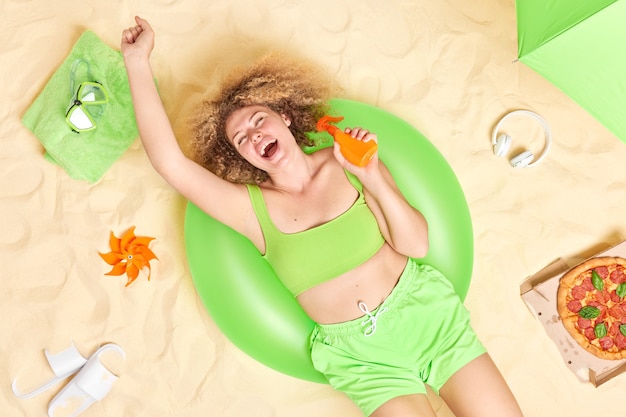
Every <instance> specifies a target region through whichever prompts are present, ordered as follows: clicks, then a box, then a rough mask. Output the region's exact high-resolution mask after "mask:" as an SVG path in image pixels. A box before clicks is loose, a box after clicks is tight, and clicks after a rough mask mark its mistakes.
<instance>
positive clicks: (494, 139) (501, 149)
mask: <svg viewBox="0 0 626 417" xmlns="http://www.w3.org/2000/svg"><path fill="white" fill-rule="evenodd" d="M516 115H527V116H531V117H533V118H535V120H537V121H538V122H539V123H540V124H541V127H543V131H544V133H545V138H546V142H545V145H544V147H543V151H542V152H541V154H540V155H539V157H537V159H536V160H535V161H534V162H533V160H534V159H535V155H533V153H532V152H531V151H528V150H525V151H524V152H522V153H520V154H519V155H515V156H514V157H513V158H511V160H510V162H511V165H512V166H513V167H514V168H524V167H530V166H534V165H536V164H537V163H539V161H541V160H542V159H543V158H545V156H546V154H547V153H548V150H549V149H550V145H551V144H552V133H551V132H550V127H549V126H548V123H547V122H546V121H545V120H544V119H543V118H542V117H541V116H539V115H538V114H537V113H534V112H532V111H530V110H513V111H512V112H510V113H507V114H505V115H504V117H502V119H500V121H499V122H498V123H497V124H496V127H495V128H494V129H493V133H492V135H491V144H492V145H493V153H494V154H495V155H496V156H504V155H506V153H507V152H508V151H509V148H510V147H511V136H509V135H507V134H506V133H500V134H498V131H499V129H500V125H502V123H503V122H504V121H506V120H508V119H510V118H511V117H512V116H516Z"/></svg>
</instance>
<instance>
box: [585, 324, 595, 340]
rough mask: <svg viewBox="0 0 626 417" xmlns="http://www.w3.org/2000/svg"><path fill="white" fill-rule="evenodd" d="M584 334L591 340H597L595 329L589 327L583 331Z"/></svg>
mask: <svg viewBox="0 0 626 417" xmlns="http://www.w3.org/2000/svg"><path fill="white" fill-rule="evenodd" d="M583 333H584V335H585V337H586V338H587V339H589V340H594V339H595V338H596V332H594V331H593V327H587V328H586V329H584V330H583Z"/></svg>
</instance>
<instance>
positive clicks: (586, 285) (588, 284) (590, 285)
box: [580, 277, 595, 291]
mask: <svg viewBox="0 0 626 417" xmlns="http://www.w3.org/2000/svg"><path fill="white" fill-rule="evenodd" d="M580 285H581V287H583V288H584V289H585V290H586V291H593V290H594V289H595V287H594V286H593V282H592V281H591V278H590V277H587V278H585V279H584V280H583V282H582V283H581V284H580Z"/></svg>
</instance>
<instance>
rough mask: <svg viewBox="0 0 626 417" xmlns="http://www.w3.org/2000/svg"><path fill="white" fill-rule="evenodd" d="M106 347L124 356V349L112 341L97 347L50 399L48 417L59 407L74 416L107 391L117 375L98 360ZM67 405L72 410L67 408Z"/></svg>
mask: <svg viewBox="0 0 626 417" xmlns="http://www.w3.org/2000/svg"><path fill="white" fill-rule="evenodd" d="M108 349H113V350H116V351H117V352H118V353H119V354H120V355H121V356H122V357H123V358H125V357H126V354H125V353H124V350H123V349H122V348H121V347H119V346H118V345H116V344H113V343H109V344H106V345H104V346H102V347H101V348H100V349H98V350H97V351H96V352H95V353H94V354H93V355H92V356H91V357H90V358H89V360H88V361H87V362H86V363H85V364H84V366H83V367H82V368H81V369H80V371H79V372H78V373H77V374H76V376H75V377H74V378H72V380H71V381H70V382H69V383H68V384H67V385H66V386H65V387H64V388H63V389H62V390H61V391H60V392H59V393H58V394H57V395H55V396H54V398H53V399H52V400H51V401H50V404H49V406H48V416H49V417H54V411H55V410H56V409H57V408H59V407H62V408H65V409H66V412H68V411H69V412H71V413H72V414H70V416H69V417H75V416H77V415H78V414H79V413H81V412H83V411H84V410H86V409H87V408H88V407H89V406H90V405H92V404H93V403H94V402H96V401H100V400H102V399H103V398H104V397H105V396H106V395H107V394H108V393H109V391H110V390H111V387H112V386H113V383H114V382H115V381H116V380H117V378H118V377H117V375H114V374H113V373H112V372H111V371H109V370H108V369H107V368H106V367H105V366H104V365H102V363H101V362H100V354H102V352H104V351H105V350H108ZM68 407H71V408H72V410H68ZM64 415H66V414H64Z"/></svg>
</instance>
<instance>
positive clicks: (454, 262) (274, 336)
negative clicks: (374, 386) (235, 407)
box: [185, 99, 474, 383]
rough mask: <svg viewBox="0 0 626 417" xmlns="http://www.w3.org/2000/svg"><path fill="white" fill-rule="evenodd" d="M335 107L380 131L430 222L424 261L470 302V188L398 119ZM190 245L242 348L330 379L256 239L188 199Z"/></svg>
mask: <svg viewBox="0 0 626 417" xmlns="http://www.w3.org/2000/svg"><path fill="white" fill-rule="evenodd" d="M331 105H332V109H333V114H336V115H342V116H344V117H345V120H344V122H343V123H346V125H348V124H349V125H350V126H363V127H366V128H367V129H369V130H371V131H372V132H375V133H376V134H377V135H378V140H379V157H380V159H381V160H382V161H384V162H385V164H386V165H387V166H388V168H389V170H390V171H391V173H392V174H393V176H394V178H395V180H396V182H397V184H398V187H399V188H400V190H401V191H402V192H403V194H404V195H405V197H406V198H407V199H408V200H409V202H410V203H411V204H412V205H413V206H414V207H416V208H417V209H419V210H420V211H421V212H422V213H423V214H424V216H426V219H427V220H428V226H429V235H430V249H429V253H428V255H427V256H426V258H424V259H423V260H422V262H425V263H428V264H431V265H433V266H434V267H436V268H438V269H439V270H440V271H441V272H443V273H444V274H445V276H446V277H448V279H449V280H450V281H451V282H452V284H453V285H454V288H455V290H456V292H457V293H458V294H459V296H460V297H461V299H464V298H465V296H466V294H467V290H468V287H469V283H470V279H471V274H472V266H473V256H474V245H473V234H472V223H471V218H470V215H469V209H468V206H467V202H466V200H465V196H464V194H463V191H462V189H461V187H460V184H459V182H458V180H457V178H456V176H455V175H454V173H453V171H452V169H451V168H450V166H449V165H448V163H447V162H446V160H445V159H444V158H443V156H442V155H441V154H440V153H439V151H438V150H437V149H436V148H435V147H434V146H433V145H432V144H431V143H430V142H429V141H428V140H427V139H426V138H425V137H424V136H422V134H420V133H419V132H418V131H417V130H416V129H415V128H413V127H412V126H411V125H409V124H408V123H406V122H405V121H403V120H401V119H399V118H398V117H396V116H393V115H391V114H389V113H387V112H385V111H383V110H381V109H378V108H376V107H372V106H370V105H367V104H363V103H359V102H355V101H349V100H343V99H334V100H332V101H331ZM340 126H341V127H343V125H340ZM326 136H328V135H326ZM328 142H329V141H327V143H325V144H324V143H322V144H321V145H320V146H318V148H321V147H324V146H328V145H329V143H328ZM312 150H314V149H312ZM185 245H186V251H187V258H188V263H189V268H190V271H191V275H192V279H193V282H194V284H195V286H196V289H197V291H198V294H199V295H200V298H201V299H202V301H203V303H204V305H205V307H206V308H207V310H208V312H209V314H210V315H211V317H212V318H213V320H214V321H215V323H216V324H217V325H218V327H219V328H220V329H221V330H222V331H223V333H224V334H225V335H226V336H227V337H228V338H229V339H230V340H231V341H232V342H233V343H234V344H235V345H236V346H238V347H239V348H240V349H241V350H243V351H244V352H246V353H247V354H248V355H250V356H251V357H253V358H255V359H256V360H258V361H259V362H261V363H263V364H265V365H267V366H269V367H270V368H273V369H275V370H277V371H279V372H282V373H285V374H287V375H291V376H294V377H297V378H300V379H305V380H309V381H314V382H321V383H326V382H327V381H326V378H325V377H324V376H323V375H322V374H320V373H319V372H318V371H316V370H315V369H314V368H313V364H312V362H311V358H310V354H309V349H308V341H309V334H310V333H311V331H312V329H313V326H314V323H313V321H312V320H311V319H310V318H309V317H308V316H307V315H306V314H305V313H304V311H303V310H302V309H301V308H300V306H299V305H298V303H297V302H296V300H295V299H294V297H293V296H292V295H291V294H290V293H289V292H288V291H287V290H286V289H285V287H284V286H283V285H282V284H281V282H280V281H279V280H278V278H277V277H276V275H275V273H274V271H273V270H272V268H271V267H270V266H269V264H268V263H267V262H266V261H265V260H264V259H263V258H262V257H261V255H260V254H259V252H258V250H257V249H256V248H255V247H254V246H253V245H252V243H251V242H250V241H249V240H248V239H246V238H245V237H243V236H242V235H240V234H238V233H236V232H235V231H233V230H232V229H230V228H229V227H227V226H225V225H223V224H221V223H219V222H217V221H216V220H214V219H213V218H211V217H210V216H208V215H206V214H205V213H204V212H202V211H201V210H200V209H198V207H196V206H195V205H194V204H192V203H188V205H187V211H186V214H185Z"/></svg>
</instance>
